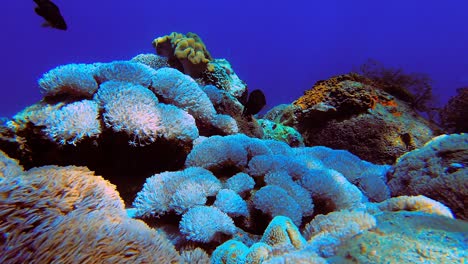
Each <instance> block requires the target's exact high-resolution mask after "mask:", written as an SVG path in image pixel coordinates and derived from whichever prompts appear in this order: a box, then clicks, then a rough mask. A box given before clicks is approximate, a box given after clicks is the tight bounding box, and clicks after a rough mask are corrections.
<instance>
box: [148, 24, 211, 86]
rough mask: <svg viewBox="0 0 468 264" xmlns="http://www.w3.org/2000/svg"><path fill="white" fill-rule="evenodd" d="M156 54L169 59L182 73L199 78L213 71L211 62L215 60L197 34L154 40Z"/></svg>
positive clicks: (170, 36) (172, 35)
mask: <svg viewBox="0 0 468 264" xmlns="http://www.w3.org/2000/svg"><path fill="white" fill-rule="evenodd" d="M152 44H153V47H154V48H155V49H156V53H157V54H158V55H161V56H165V57H167V58H168V63H169V65H171V66H172V67H174V68H176V69H178V70H180V71H181V72H183V73H185V74H188V75H190V76H192V77H193V78H198V77H200V76H201V74H202V72H203V71H205V70H208V71H213V70H214V68H213V66H212V65H209V62H210V61H211V60H213V58H212V57H211V55H210V53H209V52H208V50H207V49H206V46H205V43H203V41H202V40H201V38H200V37H199V36H198V35H197V34H195V33H191V32H189V33H187V34H185V35H184V34H182V33H177V32H172V33H171V34H170V35H166V36H163V37H159V38H156V39H155V40H153V43H152Z"/></svg>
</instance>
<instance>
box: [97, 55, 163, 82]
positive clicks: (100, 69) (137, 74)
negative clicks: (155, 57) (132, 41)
mask: <svg viewBox="0 0 468 264" xmlns="http://www.w3.org/2000/svg"><path fill="white" fill-rule="evenodd" d="M155 72H156V71H155V70H154V69H152V68H151V67H149V66H147V65H144V64H142V63H138V62H132V61H113V62H109V63H99V64H98V65H97V67H96V69H95V78H96V80H97V81H98V83H100V84H101V83H103V82H106V81H120V82H129V83H134V84H139V85H141V86H144V87H149V86H150V85H151V79H152V77H153V75H154V74H155Z"/></svg>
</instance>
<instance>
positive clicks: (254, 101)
mask: <svg viewBox="0 0 468 264" xmlns="http://www.w3.org/2000/svg"><path fill="white" fill-rule="evenodd" d="M265 105H266V99H265V95H264V94H263V92H262V91H261V90H258V89H257V90H253V91H252V92H251V93H250V94H249V99H248V100H247V103H246V104H245V106H244V112H243V113H242V115H244V116H249V115H255V114H257V113H258V112H260V110H262V108H263V107H264V106H265Z"/></svg>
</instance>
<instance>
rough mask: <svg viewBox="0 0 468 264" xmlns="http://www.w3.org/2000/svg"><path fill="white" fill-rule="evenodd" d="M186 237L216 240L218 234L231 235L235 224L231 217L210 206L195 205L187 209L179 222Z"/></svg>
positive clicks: (199, 240) (206, 241) (197, 239)
mask: <svg viewBox="0 0 468 264" xmlns="http://www.w3.org/2000/svg"><path fill="white" fill-rule="evenodd" d="M179 227H180V232H181V233H182V234H183V235H184V236H185V238H186V239H188V240H191V241H196V242H203V243H208V242H210V241H216V240H218V236H219V235H220V234H226V235H233V234H234V233H235V232H236V226H235V225H234V222H233V221H232V219H231V218H230V217H229V216H228V215H227V214H225V213H223V212H222V211H221V210H219V209H218V208H216V207H212V206H197V207H194V208H191V209H190V210H188V211H187V212H186V213H185V214H184V215H183V216H182V220H181V221H180V223H179Z"/></svg>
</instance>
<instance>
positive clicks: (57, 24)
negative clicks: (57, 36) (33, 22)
mask: <svg viewBox="0 0 468 264" xmlns="http://www.w3.org/2000/svg"><path fill="white" fill-rule="evenodd" d="M33 1H34V2H35V3H36V4H37V7H36V8H35V9H34V11H36V14H38V15H40V16H41V17H43V18H44V19H45V20H46V22H45V23H44V26H50V27H53V28H56V29H61V30H67V23H65V20H64V19H63V16H62V14H61V13H60V9H59V8H58V6H57V5H55V4H54V3H52V2H51V1H50V0H33Z"/></svg>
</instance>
